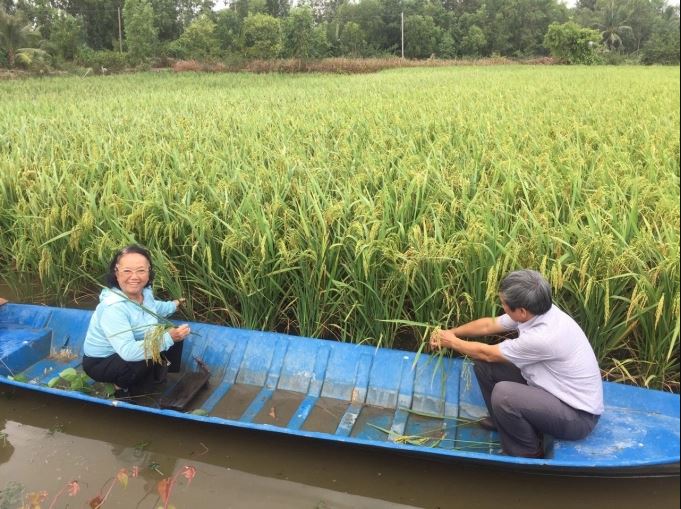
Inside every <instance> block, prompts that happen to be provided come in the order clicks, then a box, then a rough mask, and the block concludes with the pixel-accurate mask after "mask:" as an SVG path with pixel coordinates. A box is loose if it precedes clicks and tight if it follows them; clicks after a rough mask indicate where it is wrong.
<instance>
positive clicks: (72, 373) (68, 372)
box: [59, 368, 78, 382]
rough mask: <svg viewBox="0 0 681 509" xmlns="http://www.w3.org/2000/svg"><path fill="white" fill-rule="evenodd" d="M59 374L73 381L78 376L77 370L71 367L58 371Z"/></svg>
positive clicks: (68, 380)
mask: <svg viewBox="0 0 681 509" xmlns="http://www.w3.org/2000/svg"><path fill="white" fill-rule="evenodd" d="M59 376H60V377H62V378H63V379H64V380H66V381H67V382H73V381H74V380H75V379H76V378H77V377H78V372H77V371H76V370H75V369H73V368H66V369H65V370H63V371H61V372H60V373H59Z"/></svg>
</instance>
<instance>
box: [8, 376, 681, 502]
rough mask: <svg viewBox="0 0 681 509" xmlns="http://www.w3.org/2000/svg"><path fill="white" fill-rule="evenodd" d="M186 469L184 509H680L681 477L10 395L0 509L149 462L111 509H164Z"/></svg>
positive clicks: (90, 488)
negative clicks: (605, 474) (165, 482)
mask: <svg viewBox="0 0 681 509" xmlns="http://www.w3.org/2000/svg"><path fill="white" fill-rule="evenodd" d="M283 408H284V410H282V411H285V409H286V408H288V407H287V404H284V405H283ZM329 410H330V411H331V412H332V413H333V414H334V415H335V414H336V410H338V409H336V408H330V409H329ZM262 419H263V420H267V419H272V420H273V422H274V421H276V416H270V415H263V416H262ZM184 465H191V466H193V467H195V468H196V472H197V473H196V477H195V478H194V479H193V481H192V483H191V485H189V486H186V483H185V482H184V481H182V482H179V483H178V484H177V486H176V488H174V489H173V491H172V493H171V503H172V504H173V505H174V506H175V507H177V509H186V508H263V509H264V508H284V509H298V508H310V509H332V508H339V509H340V508H348V509H350V508H367V509H374V508H376V509H378V508H395V509H397V508H401V507H425V508H458V507H466V508H468V507H474V508H484V507H494V508H498V507H504V508H505V509H509V508H522V509H528V508H544V507H547V506H549V505H550V506H551V507H552V509H558V508H563V507H565V508H572V507H587V508H592V507H593V508H596V507H598V508H608V507H617V508H618V509H625V508H629V507H631V508H636V509H640V508H642V507H655V508H657V509H659V508H677V507H679V478H678V477H676V478H658V479H586V478H555V477H543V476H533V475H528V474H521V473H513V472H508V471H504V470H499V469H489V468H483V467H477V466H470V465H464V464H449V465H447V464H441V463H436V462H432V461H426V460H421V459H414V458H405V457H401V456H396V455H391V454H386V453H380V454H379V453H373V452H371V451H367V450H364V449H357V448H354V447H350V446H338V445H333V446H332V445H328V444H324V443H317V442H309V441H303V440H300V439H295V438H292V437H284V436H278V435H275V434H268V433H263V432H250V431H244V430H228V429H223V428H220V427H217V426H209V425H203V424H200V423H185V422H179V421H168V420H166V419H164V418H161V417H158V416H153V415H138V414H136V413H134V412H130V411H126V410H123V409H116V408H105V407H101V408H100V407H93V406H89V405H86V404H84V403H79V402H74V401H69V400H63V399H56V400H55V399H51V398H49V397H46V396H44V395H41V394H38V393H34V392H31V391H25V390H15V389H7V388H0V489H2V490H3V495H0V507H9V508H15V507H19V506H20V505H21V502H20V501H19V499H18V497H19V495H18V493H19V491H20V490H22V489H23V491H24V493H28V492H31V491H40V490H47V491H48V493H49V494H50V496H49V498H48V500H47V502H48V503H44V504H43V506H44V507H48V505H49V501H50V500H51V497H52V496H53V495H54V494H55V493H57V492H58V491H59V490H60V489H61V488H62V487H63V486H64V483H66V482H68V481H70V480H72V479H77V480H78V481H79V483H80V486H81V491H80V493H78V494H77V495H76V496H75V497H74V498H68V497H65V496H64V497H63V498H60V499H59V501H58V503H57V504H56V505H55V507H62V508H63V507H84V506H85V507H87V503H88V501H89V500H91V499H92V498H94V497H95V496H96V495H97V494H98V493H100V491H101V492H103V493H105V492H106V491H107V490H108V488H109V486H110V485H111V482H110V479H111V477H112V476H114V475H115V474H116V472H118V471H119V469H121V468H127V469H131V468H132V467H133V466H138V467H140V476H139V477H137V478H130V479H129V481H128V485H127V488H125V489H124V488H123V487H122V486H121V485H120V484H114V486H113V488H112V489H111V493H110V495H109V497H108V498H107V500H106V502H105V505H104V507H118V508H137V507H139V508H149V509H153V508H156V507H158V506H159V502H158V498H157V495H156V491H155V490H156V484H157V483H158V481H159V480H161V479H163V478H164V477H167V476H170V475H171V474H172V473H173V472H178V471H180V470H181V469H182V467H183V466H184ZM3 497H4V500H3ZM12 499H13V500H12ZM5 502H8V503H7V504H6V505H3V503H5Z"/></svg>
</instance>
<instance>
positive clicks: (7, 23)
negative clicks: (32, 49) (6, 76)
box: [0, 10, 37, 67]
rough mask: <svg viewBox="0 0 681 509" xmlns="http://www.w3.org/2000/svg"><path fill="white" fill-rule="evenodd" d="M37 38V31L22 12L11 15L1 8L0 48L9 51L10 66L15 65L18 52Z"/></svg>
mask: <svg viewBox="0 0 681 509" xmlns="http://www.w3.org/2000/svg"><path fill="white" fill-rule="evenodd" d="M36 38H37V32H36V31H35V30H34V29H33V26H32V25H31V23H30V22H29V21H28V20H27V19H26V18H25V17H24V15H23V14H22V13H21V12H17V13H16V14H14V15H11V14H7V13H6V12H4V11H2V10H0V50H4V51H6V52H7V62H8V64H9V66H10V67H14V63H15V60H16V57H17V54H18V53H20V52H22V50H23V49H27V47H28V46H30V45H31V43H32V42H33V41H34V40H35V39H36Z"/></svg>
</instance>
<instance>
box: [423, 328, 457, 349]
mask: <svg viewBox="0 0 681 509" xmlns="http://www.w3.org/2000/svg"><path fill="white" fill-rule="evenodd" d="M458 339H459V338H458V337H457V336H456V334H454V333H453V332H452V331H451V330H442V329H435V330H434V331H433V333H432V334H431V335H430V343H429V344H430V349H431V350H442V349H443V348H452V346H453V345H454V343H455V342H456V341H457V340H458Z"/></svg>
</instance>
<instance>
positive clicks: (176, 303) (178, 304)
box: [173, 298, 187, 309]
mask: <svg viewBox="0 0 681 509" xmlns="http://www.w3.org/2000/svg"><path fill="white" fill-rule="evenodd" d="M185 302H187V299H182V298H180V299H175V300H174V301H173V303H174V304H175V309H177V308H179V307H180V306H182V305H184V303H185Z"/></svg>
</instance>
